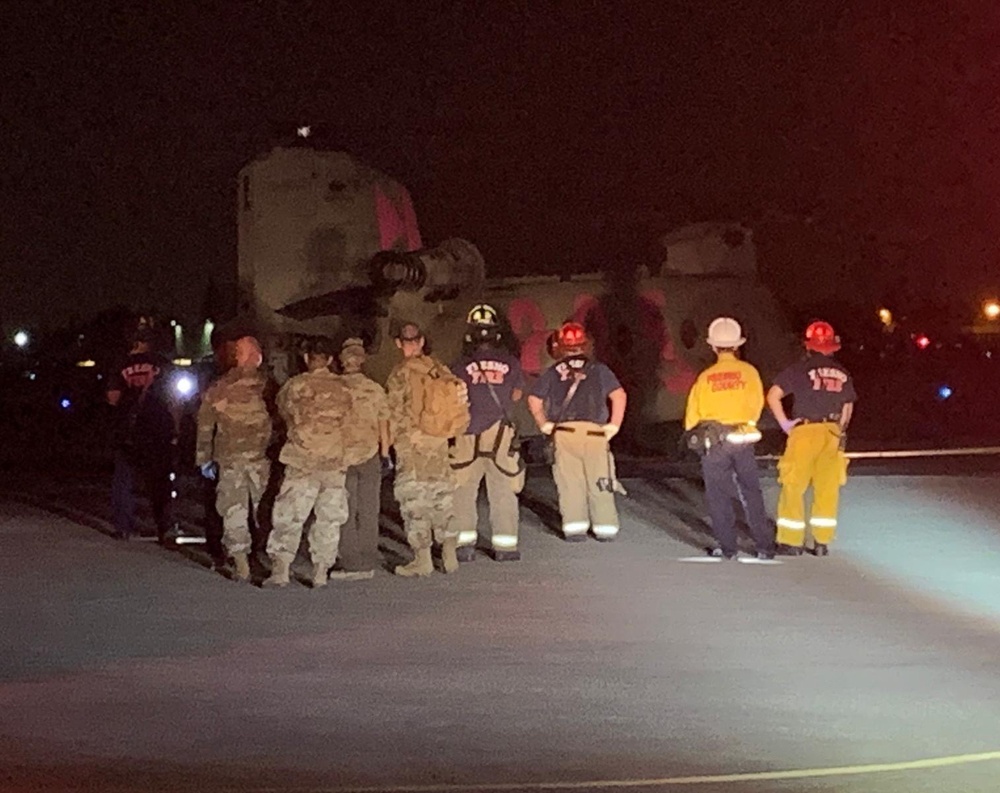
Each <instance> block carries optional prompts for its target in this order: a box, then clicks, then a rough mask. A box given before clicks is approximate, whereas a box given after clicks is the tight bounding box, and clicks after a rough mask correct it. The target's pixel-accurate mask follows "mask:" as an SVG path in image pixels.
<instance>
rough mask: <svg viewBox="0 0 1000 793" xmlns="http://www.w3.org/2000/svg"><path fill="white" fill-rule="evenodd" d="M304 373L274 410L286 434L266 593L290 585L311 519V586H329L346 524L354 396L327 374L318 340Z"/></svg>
mask: <svg viewBox="0 0 1000 793" xmlns="http://www.w3.org/2000/svg"><path fill="white" fill-rule="evenodd" d="M305 360H306V366H307V368H308V370H309V371H307V372H306V373H305V374H300V375H297V376H295V377H293V378H292V379H291V380H289V381H288V382H287V383H285V385H284V386H282V388H281V391H279V392H278V411H279V412H280V414H281V417H282V418H283V419H284V420H285V423H286V425H287V427H288V439H287V440H286V441H285V445H284V446H283V447H282V448H281V455H280V457H279V459H280V460H281V462H282V463H284V464H285V475H284V479H283V481H282V484H281V491H280V492H279V493H278V497H277V499H276V500H275V502H274V514H273V523H274V528H273V529H272V531H271V536H270V537H269V538H268V541H267V555H268V556H269V557H270V558H271V575H270V577H269V578H268V579H267V580H266V581H264V586H266V587H283V586H287V585H288V571H289V567H290V566H291V564H292V562H293V561H294V560H295V555H296V554H297V553H298V550H299V543H300V542H301V540H302V530H303V527H304V525H305V522H306V520H307V519H308V518H309V514H310V513H312V512H315V514H316V519H315V521H314V522H313V525H312V528H311V529H310V530H309V553H310V556H311V557H312V563H313V569H312V585H313V587H314V588H318V587H322V586H326V582H327V574H328V572H329V570H330V568H331V567H333V563H334V561H336V558H337V545H338V543H339V542H340V527H341V526H342V525H343V523H344V522H345V521H346V520H347V515H348V508H347V489H346V486H345V470H346V468H347V463H346V458H345V456H344V426H345V424H346V423H347V422H350V421H351V420H352V417H351V415H350V413H351V393H350V391H349V390H348V389H347V387H346V386H345V385H344V382H343V379H342V378H341V377H340V376H338V375H335V374H334V373H333V372H331V371H330V364H331V363H333V345H332V343H331V342H330V341H329V340H328V339H317V340H316V341H314V342H313V343H312V345H311V347H310V350H309V352H308V353H306V356H305Z"/></svg>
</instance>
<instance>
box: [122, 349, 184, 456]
mask: <svg viewBox="0 0 1000 793" xmlns="http://www.w3.org/2000/svg"><path fill="white" fill-rule="evenodd" d="M169 371H170V363H169V361H167V360H166V359H165V358H163V357H162V356H160V355H156V354H154V353H133V354H132V355H129V356H128V358H127V359H126V360H124V361H122V362H121V364H120V365H119V366H118V367H116V368H115V370H114V371H113V372H112V373H111V376H110V377H109V378H108V380H109V382H108V391H120V392H121V397H120V399H119V402H118V406H117V407H116V408H115V411H114V414H115V421H114V429H113V438H114V441H115V444H116V445H117V446H122V447H129V448H136V449H147V448H148V449H153V448H160V447H164V446H169V445H170V441H171V438H172V437H173V432H174V420H173V416H172V414H171V412H170V397H169V393H168V387H169V386H168V373H169Z"/></svg>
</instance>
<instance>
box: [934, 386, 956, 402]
mask: <svg viewBox="0 0 1000 793" xmlns="http://www.w3.org/2000/svg"><path fill="white" fill-rule="evenodd" d="M954 393H955V392H954V391H952V390H951V386H946V385H943V386H941V387H940V388H939V389H938V392H937V395H938V399H940V400H945V399H949V398H950V397H951V395H952V394H954Z"/></svg>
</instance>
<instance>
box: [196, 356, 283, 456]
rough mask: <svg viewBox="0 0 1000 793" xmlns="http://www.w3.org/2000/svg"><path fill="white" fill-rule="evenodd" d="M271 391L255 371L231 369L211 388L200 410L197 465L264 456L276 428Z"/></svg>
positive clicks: (264, 377) (264, 378)
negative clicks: (270, 407) (272, 411)
mask: <svg viewBox="0 0 1000 793" xmlns="http://www.w3.org/2000/svg"><path fill="white" fill-rule="evenodd" d="M269 390H270V383H269V381H268V379H267V377H266V376H265V375H264V374H263V373H261V372H259V371H257V370H256V369H254V370H251V371H247V370H245V369H230V370H229V371H228V372H226V374H224V375H223V376H222V377H220V378H219V379H218V380H216V381H215V382H214V383H212V385H210V386H209V387H208V390H207V391H206V392H205V396H204V397H203V398H202V400H201V407H200V408H199V410H198V442H197V448H196V450H195V462H196V463H197V464H198V465H202V464H204V463H207V462H210V461H212V460H215V461H216V462H217V463H219V465H222V466H224V465H226V464H227V463H229V462H235V461H236V460H241V459H242V460H259V459H261V458H262V457H264V454H265V452H266V451H267V447H268V444H269V443H270V441H271V432H272V429H273V423H272V419H271V411H270V409H269V404H268V402H269V400H268V391H269Z"/></svg>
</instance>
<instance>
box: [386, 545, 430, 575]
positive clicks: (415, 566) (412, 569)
mask: <svg viewBox="0 0 1000 793" xmlns="http://www.w3.org/2000/svg"><path fill="white" fill-rule="evenodd" d="M394 572H395V573H396V575H401V576H403V578H416V577H417V576H425V575H430V574H431V573H433V572H434V561H433V560H432V559H431V549H430V548H420V549H419V550H417V551H414V553H413V561H412V562H410V563H409V564H401V565H399V566H398V567H397V568H396V569H395V571H394Z"/></svg>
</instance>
